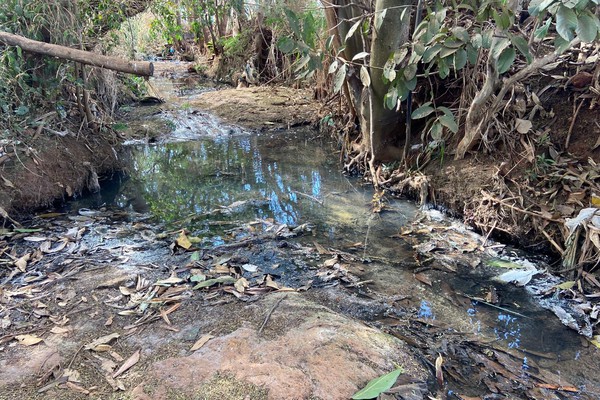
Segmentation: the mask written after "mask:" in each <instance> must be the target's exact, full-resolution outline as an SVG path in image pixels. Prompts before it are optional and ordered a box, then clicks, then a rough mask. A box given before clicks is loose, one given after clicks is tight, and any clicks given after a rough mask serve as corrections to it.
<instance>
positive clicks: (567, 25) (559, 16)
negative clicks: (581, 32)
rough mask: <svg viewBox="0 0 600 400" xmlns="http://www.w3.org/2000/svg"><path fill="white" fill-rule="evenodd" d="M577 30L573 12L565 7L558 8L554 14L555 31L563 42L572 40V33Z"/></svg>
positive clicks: (575, 16) (575, 17)
mask: <svg viewBox="0 0 600 400" xmlns="http://www.w3.org/2000/svg"><path fill="white" fill-rule="evenodd" d="M575 28H577V15H576V14H575V11H573V10H571V9H570V8H567V7H565V6H560V7H559V9H558V12H557V13H556V31H557V32H558V34H559V35H560V36H561V37H562V38H563V39H565V40H567V41H569V42H570V41H571V40H573V37H574V34H573V31H574V30H575Z"/></svg>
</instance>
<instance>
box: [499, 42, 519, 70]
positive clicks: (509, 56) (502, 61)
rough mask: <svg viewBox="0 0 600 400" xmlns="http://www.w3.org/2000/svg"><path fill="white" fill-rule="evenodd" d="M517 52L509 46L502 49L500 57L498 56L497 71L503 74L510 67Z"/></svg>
mask: <svg viewBox="0 0 600 400" xmlns="http://www.w3.org/2000/svg"><path fill="white" fill-rule="evenodd" d="M516 55H517V53H516V51H515V49H514V48H512V47H509V48H507V49H504V51H503V52H502V54H500V57H498V72H499V73H501V74H503V73H505V72H506V71H508V70H509V69H510V67H511V66H512V65H513V62H514V61H515V57H516Z"/></svg>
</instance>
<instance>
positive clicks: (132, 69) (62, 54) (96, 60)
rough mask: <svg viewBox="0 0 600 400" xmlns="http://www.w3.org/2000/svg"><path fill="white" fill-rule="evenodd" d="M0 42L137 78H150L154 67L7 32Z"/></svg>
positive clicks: (0, 36) (2, 33)
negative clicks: (136, 76)
mask: <svg viewBox="0 0 600 400" xmlns="http://www.w3.org/2000/svg"><path fill="white" fill-rule="evenodd" d="M0 42H2V43H5V44H7V45H9V46H19V47H20V48H21V49H23V50H25V51H27V52H30V53H37V54H43V55H46V56H51V57H58V58H62V59H65V60H71V61H77V62H79V63H82V64H87V65H93V66H94V67H99V68H106V69H112V70H114V71H119V72H125V73H128V74H134V75H139V76H152V74H153V73H154V65H153V64H152V63H151V62H147V61H129V60H123V59H122V58H118V57H110V56H105V55H103V54H96V53H92V52H89V51H83V50H78V49H72V48H70V47H65V46H59V45H57V44H50V43H44V42H38V41H37V40H31V39H28V38H26V37H23V36H19V35H14V34H12V33H8V32H2V31H0Z"/></svg>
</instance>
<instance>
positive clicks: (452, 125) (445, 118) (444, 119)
mask: <svg viewBox="0 0 600 400" xmlns="http://www.w3.org/2000/svg"><path fill="white" fill-rule="evenodd" d="M438 119H439V121H440V123H441V124H442V125H444V126H445V127H446V128H448V129H449V130H450V131H451V132H452V133H456V132H458V124H457V123H456V121H455V120H454V117H451V116H449V115H442V116H441V117H440V118H438Z"/></svg>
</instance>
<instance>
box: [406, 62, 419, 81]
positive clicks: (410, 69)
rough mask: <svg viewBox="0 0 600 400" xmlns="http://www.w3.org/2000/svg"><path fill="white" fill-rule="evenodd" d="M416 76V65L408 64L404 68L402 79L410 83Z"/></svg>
mask: <svg viewBox="0 0 600 400" xmlns="http://www.w3.org/2000/svg"><path fill="white" fill-rule="evenodd" d="M416 75H417V64H408V65H407V66H406V68H404V79H406V80H407V81H410V80H411V79H412V78H414V77H415V76H416Z"/></svg>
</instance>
